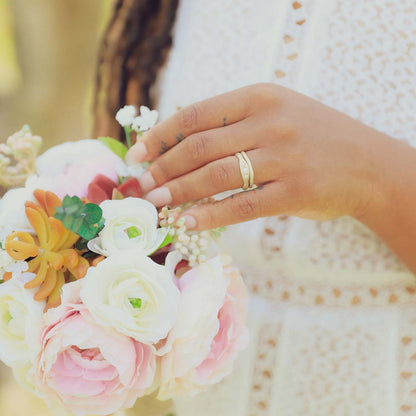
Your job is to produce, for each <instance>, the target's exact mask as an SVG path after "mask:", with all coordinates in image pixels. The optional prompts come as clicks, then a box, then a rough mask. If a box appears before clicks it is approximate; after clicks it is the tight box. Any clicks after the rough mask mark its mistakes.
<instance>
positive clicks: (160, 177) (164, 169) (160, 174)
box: [150, 158, 170, 185]
mask: <svg viewBox="0 0 416 416" xmlns="http://www.w3.org/2000/svg"><path fill="white" fill-rule="evenodd" d="M161 159H162V158H160V160H158V161H157V162H153V163H152V164H151V165H150V172H151V174H152V176H153V179H154V180H155V182H156V185H160V184H162V183H165V182H166V181H168V180H169V179H170V174H169V168H168V166H169V165H167V164H165V163H164V162H163V161H162V160H161Z"/></svg>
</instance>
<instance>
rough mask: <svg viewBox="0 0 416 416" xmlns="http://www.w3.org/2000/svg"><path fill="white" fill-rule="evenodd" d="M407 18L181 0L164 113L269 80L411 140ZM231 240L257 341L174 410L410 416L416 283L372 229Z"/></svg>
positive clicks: (280, 220)
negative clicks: (227, 371)
mask: <svg viewBox="0 0 416 416" xmlns="http://www.w3.org/2000/svg"><path fill="white" fill-rule="evenodd" d="M415 22H416V3H415V0H297V1H292V0H290V1H289V0H256V1H253V0H233V1H231V0H181V1H180V6H179V10H178V17H177V23H176V27H175V36H174V46H173V48H172V51H171V54H170V56H169V59H168V62H167V65H166V68H165V71H164V73H163V74H162V75H161V77H160V79H159V86H160V90H161V91H162V94H161V96H160V100H159V110H160V111H161V114H162V118H166V117H167V116H168V115H170V114H172V113H174V112H175V111H176V108H177V107H178V106H184V105H187V104H190V103H192V102H194V101H197V100H201V99H204V98H207V97H209V96H212V95H215V94H218V93H222V92H225V91H228V90H232V89H235V88H238V87H241V86H243V85H248V84H253V83H256V82H259V81H271V82H275V83H277V84H282V85H285V86H287V87H290V88H292V89H295V90H298V91H300V92H302V93H304V94H307V95H309V96H311V97H313V98H315V99H317V100H319V101H322V102H324V103H325V104H327V105H329V106H332V107H334V108H336V109H338V110H340V111H342V112H344V113H346V114H348V115H350V116H352V117H354V118H357V119H360V120H361V121H363V122H364V123H366V124H368V125H370V126H372V127H375V128H376V129H378V130H381V131H383V132H385V133H387V134H389V135H391V136H392V137H395V138H397V139H398V140H403V141H407V142H408V143H410V144H412V145H414V146H416V23H415ZM386 221H388V218H386ZM403 232H405V230H403ZM225 245H226V249H227V251H229V252H230V253H231V254H232V255H233V256H234V259H235V262H236V263H237V264H238V265H239V267H240V268H241V270H242V272H243V274H244V276H245V279H246V281H247V284H248V285H249V287H250V289H251V291H252V293H253V296H252V305H251V309H250V329H251V344H250V347H249V348H248V350H247V351H246V352H245V353H244V354H243V355H242V356H241V358H240V359H239V360H238V362H237V364H236V366H235V371H234V372H233V373H232V374H231V375H230V376H229V377H228V378H227V379H226V380H225V381H224V382H223V383H221V384H219V385H218V386H216V387H214V388H213V389H212V390H210V391H209V392H207V393H203V394H201V395H199V396H197V397H195V398H190V399H183V400H178V401H177V403H176V407H177V409H176V413H177V415H178V416H205V415H207V416H208V415H209V416H213V415H214V416H248V415H253V416H262V415H267V416H301V415H302V416H329V415H331V416H337V415H342V416H347V415H351V416H353V415H354V416H375V415H377V416H393V415H394V416H396V415H416V282H415V276H414V275H412V274H411V273H410V272H409V271H408V270H406V268H405V267H404V266H403V265H402V264H401V263H400V262H399V261H398V260H397V259H396V257H395V256H394V255H393V254H392V253H391V252H390V251H389V249H388V248H387V247H386V246H385V245H384V244H383V242H382V241H380V240H379V239H378V238H377V237H376V236H375V235H374V234H373V233H372V232H371V231H370V230H369V229H367V228H366V227H364V226H363V225H361V224H360V223H358V222H357V221H355V220H353V219H351V218H341V219H338V220H335V221H329V222H322V223H319V222H314V221H309V220H304V219H298V218H292V217H275V218H266V219H260V220H256V221H253V222H250V223H248V224H244V225H237V226H233V227H229V229H228V232H227V234H226V236H225ZM415 247H416V242H415ZM415 250H416V249H415ZM415 255H416V251H415Z"/></svg>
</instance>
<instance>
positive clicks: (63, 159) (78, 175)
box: [36, 140, 124, 199]
mask: <svg viewBox="0 0 416 416" xmlns="http://www.w3.org/2000/svg"><path fill="white" fill-rule="evenodd" d="M123 166H124V163H123V161H122V160H121V159H120V158H119V157H118V156H117V155H116V154H114V153H113V152H112V151H111V150H110V149H108V148H107V147H106V146H105V145H103V144H102V143H101V142H99V141H98V140H80V141H78V142H67V143H63V144H60V145H58V146H54V147H52V148H51V149H49V150H47V151H46V152H45V153H44V154H42V155H41V156H39V157H38V159H37V161H36V167H37V172H38V174H39V175H40V176H41V177H42V176H47V177H50V178H53V181H52V185H51V187H50V188H51V189H50V190H51V191H53V192H54V193H56V194H57V195H58V196H59V197H60V198H61V199H62V198H63V197H64V196H65V195H69V196H74V195H76V196H78V197H80V198H83V197H86V196H87V193H88V185H89V184H90V183H91V182H92V181H93V179H94V178H95V177H96V176H97V175H98V174H101V175H104V176H106V177H107V178H109V179H111V180H112V181H114V182H117V181H118V175H117V169H121V168H122V167H123Z"/></svg>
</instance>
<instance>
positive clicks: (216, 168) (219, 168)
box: [209, 163, 231, 189]
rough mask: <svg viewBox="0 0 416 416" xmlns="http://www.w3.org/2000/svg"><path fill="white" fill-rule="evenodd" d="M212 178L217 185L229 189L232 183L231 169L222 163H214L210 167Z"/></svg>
mask: <svg viewBox="0 0 416 416" xmlns="http://www.w3.org/2000/svg"><path fill="white" fill-rule="evenodd" d="M210 169H211V171H210V175H209V176H210V179H211V181H212V183H213V184H214V186H215V187H217V188H221V189H228V188H229V185H230V183H231V171H230V169H227V168H226V167H225V166H224V165H222V164H219V163H218V164H215V165H212V167H211V168H210Z"/></svg>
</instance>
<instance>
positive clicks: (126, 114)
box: [116, 105, 137, 127]
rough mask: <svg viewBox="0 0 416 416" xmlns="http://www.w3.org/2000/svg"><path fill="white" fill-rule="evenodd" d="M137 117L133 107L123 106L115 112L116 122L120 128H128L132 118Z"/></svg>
mask: <svg viewBox="0 0 416 416" xmlns="http://www.w3.org/2000/svg"><path fill="white" fill-rule="evenodd" d="M136 116H137V110H136V107H135V106H134V105H125V106H124V107H123V108H120V110H118V111H117V114H116V120H117V121H118V122H119V123H120V125H121V126H122V127H130V126H131V123H133V120H134V117H136Z"/></svg>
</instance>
